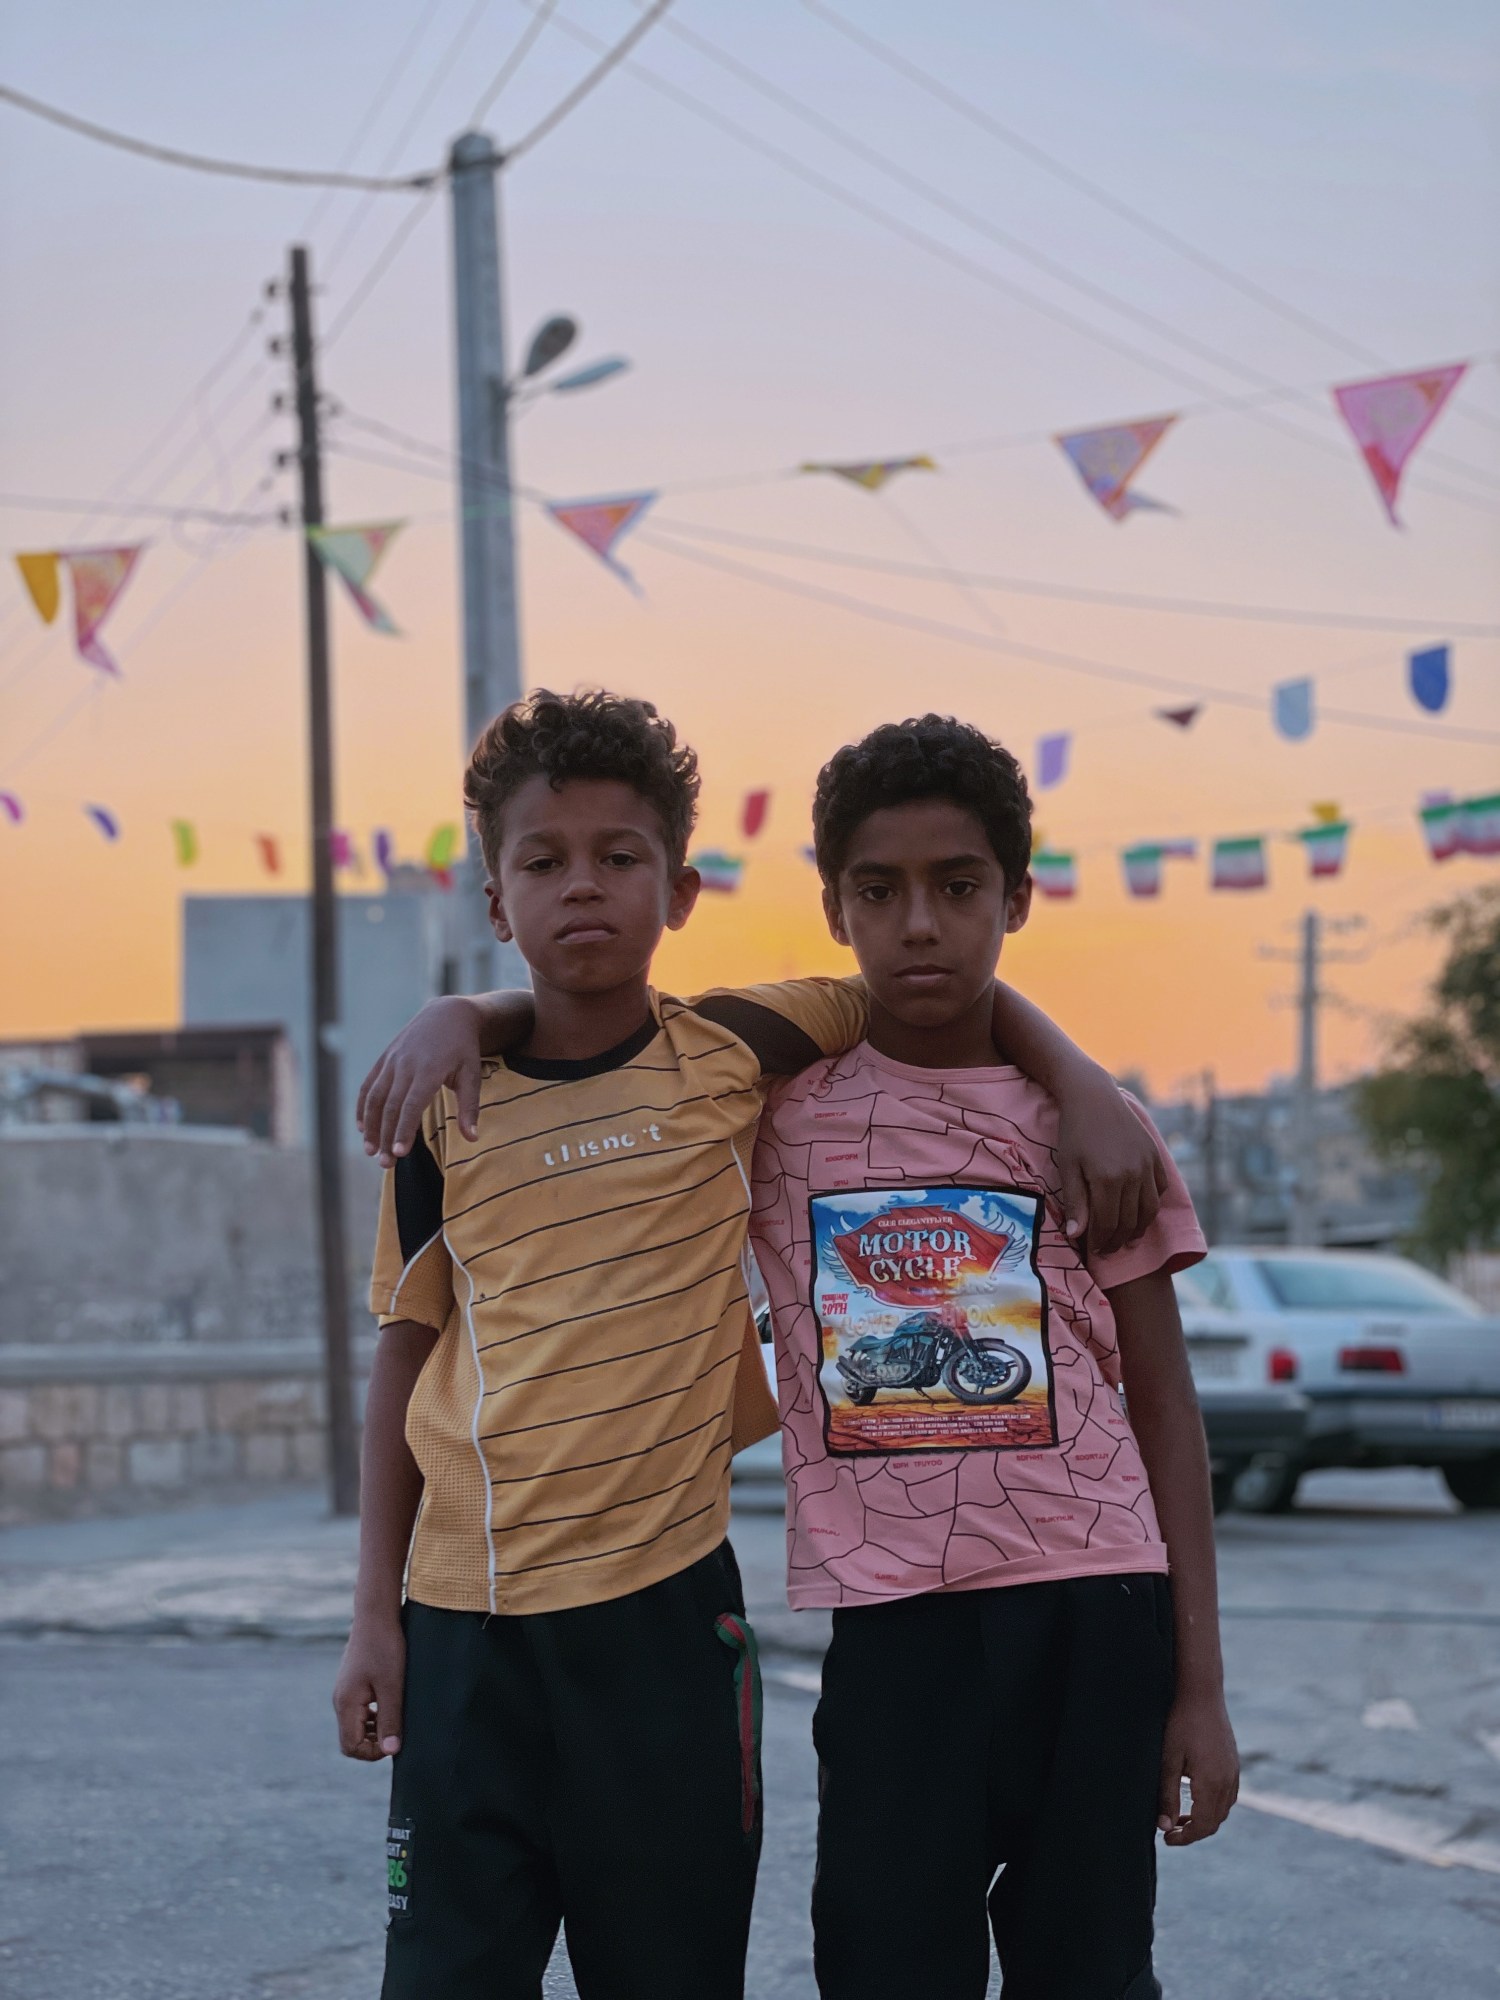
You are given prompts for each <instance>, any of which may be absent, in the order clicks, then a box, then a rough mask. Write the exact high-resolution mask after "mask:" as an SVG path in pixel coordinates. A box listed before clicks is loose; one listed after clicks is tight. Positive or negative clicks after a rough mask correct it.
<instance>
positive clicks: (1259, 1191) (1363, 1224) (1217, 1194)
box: [1151, 1084, 1422, 1249]
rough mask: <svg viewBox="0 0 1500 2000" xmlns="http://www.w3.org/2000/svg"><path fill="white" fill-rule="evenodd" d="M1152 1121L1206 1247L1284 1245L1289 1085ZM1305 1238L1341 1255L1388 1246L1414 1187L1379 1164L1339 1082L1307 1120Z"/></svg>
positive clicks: (1401, 1228) (1417, 1191)
mask: <svg viewBox="0 0 1500 2000" xmlns="http://www.w3.org/2000/svg"><path fill="white" fill-rule="evenodd" d="M1151 1115H1152V1117H1153V1118H1154V1119H1155V1120H1156V1123H1157V1125H1158V1127H1159V1128H1160V1130H1161V1133H1162V1136H1163V1137H1164V1138H1165V1139H1166V1141H1167V1144H1168V1145H1169V1146H1170V1147H1171V1150H1172V1156H1173V1158H1174V1159H1175V1160H1176V1162H1177V1164H1178V1166H1179V1167H1180V1168H1181V1170H1182V1176H1183V1179H1184V1180H1185V1181H1186V1182H1187V1184H1188V1190H1189V1192H1190V1193H1191V1195H1192V1197H1193V1203H1194V1206H1195V1207H1196V1208H1197V1210H1198V1215H1199V1218H1200V1220H1201V1221H1202V1223H1203V1226H1204V1231H1205V1233H1206V1234H1207V1235H1208V1238H1209V1240H1210V1242H1217V1243H1285V1242H1287V1241H1288V1240H1290V1235H1291V1207H1292V1203H1293V1201H1294V1200H1296V1199H1297V1186H1298V1180H1299V1176H1298V1174H1297V1172H1296V1169H1295V1166H1294V1160H1293V1147H1294V1144H1295V1132H1296V1125H1295V1118H1294V1105H1293V1095H1292V1090H1291V1087H1290V1085H1289V1084H1273V1085H1272V1087H1271V1088H1270V1089H1269V1090H1267V1091H1265V1092H1263V1093H1262V1094H1260V1095H1258V1096H1245V1097H1218V1098H1215V1099H1213V1100H1212V1103H1211V1105H1210V1104H1205V1103H1203V1102H1199V1103H1196V1104H1192V1103H1188V1104H1160V1105H1153V1107H1152V1112H1151ZM1313 1131H1314V1147H1313V1150H1314V1160H1313V1172H1312V1174H1311V1176H1310V1177H1308V1176H1304V1177H1303V1178H1310V1180H1311V1184H1312V1187H1313V1189H1314V1190H1315V1192H1314V1196H1313V1200H1314V1205H1315V1211H1316V1212H1315V1214H1314V1217H1313V1235H1314V1237H1315V1240H1316V1241H1317V1242H1319V1243H1324V1244H1333V1245H1340V1246H1343V1247H1346V1248H1350V1249H1376V1248H1380V1247H1382V1246H1384V1245H1388V1244H1394V1243H1395V1242H1397V1240H1398V1239H1399V1238H1401V1237H1402V1236H1404V1235H1405V1234H1406V1233H1407V1232H1408V1231H1409V1230H1410V1229H1411V1228H1412V1226H1413V1224H1414V1223H1415V1221H1416V1218H1417V1212H1418V1210H1419V1208H1420V1206H1421V1199H1422V1190H1421V1185H1420V1182H1419V1181H1418V1179H1417V1177H1416V1175H1415V1174H1413V1173H1411V1172H1409V1171H1407V1170H1405V1169H1402V1168H1397V1167H1394V1166H1392V1165H1390V1164H1389V1163H1388V1162H1386V1161H1384V1160H1381V1159H1379V1158H1378V1157H1377V1156H1376V1154H1375V1153H1374V1151H1373V1150H1372V1148H1371V1146H1370V1144H1369V1141H1368V1140H1367V1139H1366V1138H1365V1135H1364V1133H1363V1131H1362V1129H1361V1127H1360V1125H1359V1122H1358V1120H1357V1119H1356V1117H1355V1115H1354V1107H1353V1093H1352V1090H1351V1089H1350V1088H1349V1087H1347V1086H1345V1087H1340V1088H1338V1089H1333V1090H1323V1091H1320V1092H1319V1093H1318V1096H1317V1100H1316V1108H1315V1113H1314V1117H1313Z"/></svg>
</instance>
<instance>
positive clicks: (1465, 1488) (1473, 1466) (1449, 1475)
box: [1443, 1454, 1500, 1508]
mask: <svg viewBox="0 0 1500 2000" xmlns="http://www.w3.org/2000/svg"><path fill="white" fill-rule="evenodd" d="M1443 1478H1444V1480H1445V1481H1446V1483H1447V1487H1448V1491H1449V1492H1450V1493H1451V1494H1452V1495H1453V1497H1454V1499H1455V1500H1456V1501H1457V1502H1458V1504H1459V1506H1460V1507H1484V1508H1493V1507H1500V1454H1497V1455H1496V1456H1495V1457H1493V1458H1469V1459H1461V1460H1460V1461H1459V1462H1458V1463H1457V1464H1456V1465H1445V1466H1444V1467H1443Z"/></svg>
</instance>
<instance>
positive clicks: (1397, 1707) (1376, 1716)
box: [1359, 1694, 1422, 1729]
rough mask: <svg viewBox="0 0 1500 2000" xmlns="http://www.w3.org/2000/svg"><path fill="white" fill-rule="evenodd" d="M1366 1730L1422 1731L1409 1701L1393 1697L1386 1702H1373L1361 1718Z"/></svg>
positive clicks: (1415, 1712) (1398, 1696)
mask: <svg viewBox="0 0 1500 2000" xmlns="http://www.w3.org/2000/svg"><path fill="white" fill-rule="evenodd" d="M1359 1719H1360V1721H1361V1722H1362V1723H1363V1724H1364V1725H1365V1728H1366V1729H1420V1728H1421V1727H1422V1725H1421V1723H1420V1722H1418V1720H1417V1711H1416V1710H1415V1709H1414V1708H1413V1707H1412V1705H1411V1703H1410V1702H1409V1701H1404V1700H1403V1699H1402V1698H1401V1696H1400V1695H1399V1694H1398V1695H1392V1696H1391V1697H1390V1698H1389V1699H1388V1700H1386V1701H1372V1702H1371V1703H1370V1704H1369V1706H1368V1707H1367V1708H1366V1710H1365V1712H1364V1714H1363V1715H1362V1716H1361V1717H1360V1718H1359Z"/></svg>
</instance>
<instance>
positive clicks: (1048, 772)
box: [1036, 734, 1073, 792]
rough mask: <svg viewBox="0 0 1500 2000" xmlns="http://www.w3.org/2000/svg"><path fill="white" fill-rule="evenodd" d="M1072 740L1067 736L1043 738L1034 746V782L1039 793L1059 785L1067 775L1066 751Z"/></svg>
mask: <svg viewBox="0 0 1500 2000" xmlns="http://www.w3.org/2000/svg"><path fill="white" fill-rule="evenodd" d="M1072 741H1073V739H1072V737H1071V736H1069V735H1067V734H1063V735H1059V736H1043V737H1041V738H1040V739H1039V740H1038V743H1037V746H1036V782H1037V789H1038V790H1039V791H1043V792H1044V791H1046V790H1047V789H1048V787H1049V786H1051V785H1060V784H1061V783H1062V781H1063V779H1064V778H1065V777H1067V775H1068V749H1069V746H1070V745H1071V743H1072Z"/></svg>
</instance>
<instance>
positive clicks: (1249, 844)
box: [1210, 833, 1266, 889]
mask: <svg viewBox="0 0 1500 2000" xmlns="http://www.w3.org/2000/svg"><path fill="white" fill-rule="evenodd" d="M1210 886H1211V887H1213V888H1215V889H1264V888H1265V886H1266V843H1265V838H1264V836H1263V835H1261V834H1258V833H1256V834H1251V835H1249V836H1248V837H1246V838H1245V839H1242V840H1216V841H1215V842H1214V848H1213V874H1212V876H1211V877H1210Z"/></svg>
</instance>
